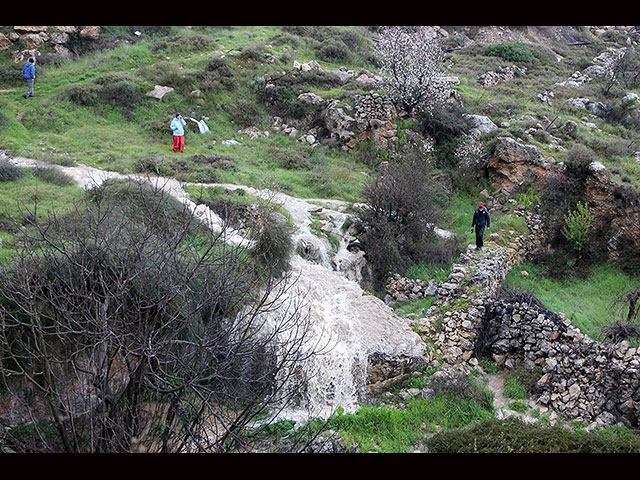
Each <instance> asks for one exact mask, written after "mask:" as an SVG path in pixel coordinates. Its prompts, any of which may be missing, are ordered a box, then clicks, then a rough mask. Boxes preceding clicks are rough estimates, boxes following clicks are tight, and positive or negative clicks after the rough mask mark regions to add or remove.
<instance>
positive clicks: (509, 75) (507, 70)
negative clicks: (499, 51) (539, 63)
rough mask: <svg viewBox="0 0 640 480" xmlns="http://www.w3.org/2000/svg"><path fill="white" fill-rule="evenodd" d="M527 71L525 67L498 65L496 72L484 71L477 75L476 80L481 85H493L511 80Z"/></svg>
mask: <svg viewBox="0 0 640 480" xmlns="http://www.w3.org/2000/svg"><path fill="white" fill-rule="evenodd" d="M526 73H527V67H517V66H515V65H511V66H507V67H502V66H501V67H498V68H497V72H493V71H490V72H486V73H483V74H481V75H479V76H478V78H477V80H478V83H479V84H480V85H482V86H483V87H487V88H488V87H494V86H496V85H498V84H499V83H502V82H506V81H509V80H512V79H513V78H514V77H520V76H522V75H524V74H526Z"/></svg>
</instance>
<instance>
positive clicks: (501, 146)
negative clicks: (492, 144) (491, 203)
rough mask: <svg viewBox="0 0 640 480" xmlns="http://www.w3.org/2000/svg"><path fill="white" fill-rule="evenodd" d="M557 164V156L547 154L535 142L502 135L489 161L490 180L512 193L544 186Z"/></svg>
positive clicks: (502, 189) (498, 189)
mask: <svg viewBox="0 0 640 480" xmlns="http://www.w3.org/2000/svg"><path fill="white" fill-rule="evenodd" d="M556 164H557V163H556V161H555V159H553V158H545V157H544V155H542V153H541V152H540V150H538V148H536V147H535V146H533V145H524V144H522V143H518V142H516V141H515V140H514V139H512V138H509V137H499V138H498V140H497V143H496V148H495V151H494V154H493V156H492V157H491V158H490V159H489V162H488V174H489V181H490V182H491V184H492V185H494V187H495V188H496V191H498V192H504V193H509V194H511V193H515V192H516V191H518V189H520V188H528V187H530V186H533V185H535V186H538V187H540V186H541V184H542V180H543V179H544V177H546V176H547V175H548V174H550V173H552V172H553V171H554V166H555V165H556Z"/></svg>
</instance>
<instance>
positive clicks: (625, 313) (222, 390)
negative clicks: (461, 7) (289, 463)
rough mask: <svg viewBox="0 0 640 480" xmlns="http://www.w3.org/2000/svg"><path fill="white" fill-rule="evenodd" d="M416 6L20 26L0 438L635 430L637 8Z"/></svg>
mask: <svg viewBox="0 0 640 480" xmlns="http://www.w3.org/2000/svg"><path fill="white" fill-rule="evenodd" d="M415 31H419V32H420V34H421V35H423V39H424V38H426V39H427V40H428V45H432V44H435V45H437V48H438V51H440V52H441V54H442V57H438V58H439V60H438V62H436V67H434V68H435V69H437V70H438V71H439V74H438V76H437V78H436V79H437V81H436V82H435V84H436V86H438V85H444V87H442V88H440V87H437V89H434V90H433V91H432V92H431V95H432V96H433V97H434V98H435V97H437V96H438V95H442V102H440V103H434V105H435V106H431V104H430V103H429V100H427V101H426V103H421V104H417V105H418V106H416V107H411V108H408V107H407V105H408V103H407V101H405V99H404V98H403V97H402V96H401V95H400V94H399V93H398V92H397V91H394V90H393V87H392V86H390V84H389V83H385V81H384V80H385V79H387V78H388V70H386V69H385V62H384V58H383V53H382V52H384V50H383V48H382V46H384V42H385V29H384V28H382V27H349V26H333V27H330V26H283V27H275V26H273V27H269V26H238V27H230V26H229V27H226V26H225V27H222V26H194V27H160V26H100V27H80V26H78V27H53V26H50V27H24V26H4V27H0V138H1V140H0V264H1V265H2V268H3V270H2V272H4V273H6V275H5V278H6V280H3V281H5V282H6V283H3V284H0V286H2V285H4V286H5V292H12V293H11V294H9V293H6V294H5V296H4V297H3V296H2V295H0V305H2V309H0V312H2V313H3V315H5V317H2V318H6V319H8V320H7V321H6V322H5V323H4V324H3V337H2V339H3V341H4V343H0V345H3V346H2V347H1V348H0V361H2V362H3V363H2V365H7V367H6V369H5V370H6V371H7V372H11V374H12V375H14V378H9V377H11V375H8V376H7V375H4V376H3V380H2V381H3V384H2V387H0V394H1V395H2V401H3V402H4V403H3V405H4V406H6V407H7V408H6V411H7V412H10V413H7V414H6V415H4V416H2V417H0V426H2V425H4V429H3V430H1V431H0V449H2V448H5V447H3V445H6V448H9V449H12V450H18V451H20V450H24V451H39V450H44V451H58V450H65V451H86V450H89V451H101V449H102V451H107V450H108V449H109V448H110V447H109V446H108V445H109V443H110V442H109V441H107V440H105V439H106V438H112V439H117V441H116V440H113V442H112V444H113V445H117V448H116V449H119V450H120V451H136V449H139V450H162V451H171V450H172V449H174V448H177V450H183V451H184V450H193V451H252V450H260V451H269V450H273V451H301V450H302V449H303V447H304V448H305V449H307V451H309V450H311V451H354V450H355V451H393V452H401V451H421V452H426V451H438V452H442V451H465V446H464V445H466V444H467V443H468V440H465V439H466V438H468V437H467V436H468V435H472V436H474V439H475V440H474V441H475V442H477V445H478V448H479V449H480V451H485V450H482V449H485V448H486V449H487V450H486V451H498V450H497V449H499V448H501V447H497V446H496V445H493V444H491V443H490V442H489V441H488V439H489V438H490V437H491V436H492V435H496V431H500V432H503V433H504V434H506V433H509V432H511V433H513V437H509V438H510V440H509V441H510V442H512V444H511V445H512V447H510V448H513V449H514V450H515V451H540V450H542V451H638V448H640V447H639V445H640V442H639V441H638V437H637V433H635V430H637V426H638V413H637V412H638V405H640V403H638V402H640V397H639V395H640V390H639V389H638V385H640V379H639V378H638V371H639V370H638V366H639V365H640V363H638V362H639V360H638V358H637V357H638V339H639V338H640V326H639V325H638V323H637V318H636V317H637V315H636V311H635V301H637V292H638V291H640V276H639V275H640V227H639V225H640V196H639V195H638V189H639V188H640V144H639V143H638V141H639V140H640V137H639V132H640V128H639V127H640V51H639V50H638V42H640V33H638V31H639V30H638V28H637V27H633V26H631V27H596V26H584V27H568V26H567V27H564V26H551V27H533V26H530V27H527V26H520V27H506V26H505V27H499V26H491V27H489V26H485V27H473V26H437V27H436V26H431V27H427V28H426V29H424V30H415V29H413V30H412V29H411V28H410V29H409V33H413V32H415ZM31 56H34V57H35V58H36V62H35V67H36V78H35V81H34V96H33V97H28V98H23V96H22V93H23V92H24V89H25V88H26V86H25V82H24V80H23V79H22V73H21V71H22V66H23V64H24V63H25V62H26V60H27V59H28V58H29V57H31ZM425 105H426V106H425ZM178 112H179V113H180V114H181V115H182V117H183V118H184V119H185V120H186V125H185V131H186V133H185V149H184V152H173V151H172V143H171V142H172V134H171V132H170V130H169V124H170V122H171V120H172V119H174V118H175V116H176V113H178ZM198 122H204V123H201V124H200V126H199V124H198ZM204 125H206V127H207V129H208V131H206V132H205V133H201V130H200V127H201V126H204ZM149 185H151V188H150V189H149ZM480 201H482V202H484V203H485V204H486V208H487V210H488V211H489V212H490V214H491V226H490V229H489V230H487V232H486V233H485V238H484V242H485V247H484V248H483V249H482V250H481V251H476V250H475V246H474V243H475V235H474V234H473V233H472V232H470V231H469V227H470V224H471V219H472V217H473V214H474V210H475V209H476V208H477V205H478V202H480ZM103 215H104V217H103ZM205 227H206V228H205ZM54 266H55V267H54ZM75 268H79V270H77V271H76V270H74V269H75ZM94 271H95V272H100V274H97V273H96V275H95V276H94V275H92V274H90V272H94ZM27 272H30V273H29V274H28V275H27ZM65 272H68V274H69V276H68V277H67V276H65V275H66V274H65ZM142 272H144V273H142ZM29 275H34V277H29ZM127 275H131V279H132V283H128V282H126V281H122V279H123V278H127ZM76 276H77V277H76ZM27 278H38V281H39V282H41V283H39V284H38V285H39V287H38V289H37V291H38V292H45V293H43V294H42V295H43V296H42V297H37V295H39V293H38V294H35V293H34V295H36V297H33V298H37V300H34V303H33V304H27V303H25V302H21V301H20V300H19V299H20V298H27V297H29V295H28V294H27V293H28V292H29V291H31V290H30V289H31V284H30V283H29V282H30V281H31V280H29V281H28V280H26V279H27ZM77 278H81V279H82V281H80V282H79V281H77ZM74 279H76V280H74ZM33 281H35V280H33ZM150 285H153V286H154V287H150ZM58 288H60V290H57V289H58ZM12 289H14V290H12ZM34 291H35V290H34ZM56 292H59V294H58V293H56ZM116 292H117V295H116V294H115V293H116ZM263 295H264V296H263ZM29 298H32V297H29ZM65 298H68V299H69V302H70V303H65V301H64V300H61V299H65ZM116 298H121V301H120V300H116ZM86 299H94V300H95V305H92V304H91V302H88V303H85V300H86ZM212 299H215V301H214V300H212ZM284 305H287V307H286V308H285V307H284ZM283 308H284V310H282V309H283ZM305 309H307V310H305ZM34 311H37V312H38V314H39V316H38V317H37V322H36V323H34V322H35V320H34V318H36V317H34V315H33V312H34ZM307 311H308V313H307V314H306V315H305V314H304V312H307ZM55 312H59V313H55ZM74 312H76V313H74ZM78 312H82V314H81V315H79V313H78ZM514 318H516V319H519V318H523V319H527V320H526V322H523V323H522V324H520V323H518V321H517V320H514ZM41 319H42V321H43V322H44V323H41ZM61 321H62V323H60V324H58V322H61ZM83 322H87V323H83ZM111 322H113V324H112V323H111ZM34 325H36V326H37V328H35V327H34ZM60 325H61V326H60ZM82 325H90V327H84V326H82ZM133 325H135V328H134V326H133ZM214 325H215V326H217V327H214ZM257 325H260V327H257ZM107 326H108V328H107ZM265 326H266V327H265ZM33 328H35V330H33V331H41V332H42V335H44V337H42V338H44V339H47V338H49V337H48V336H49V335H50V336H51V339H52V340H51V342H52V343H51V344H48V343H47V344H46V347H45V346H44V343H43V342H45V340H42V339H41V340H34V342H35V343H32V341H31V340H30V337H29V336H28V335H26V333H25V332H28V331H31V330H29V329H33ZM85 328H86V330H87V331H90V332H91V335H92V336H91V341H90V340H89V336H87V337H86V338H85V336H83V335H84V334H83V335H80V337H78V338H81V339H82V340H80V339H77V338H76V336H75V335H76V334H77V333H78V331H79V330H83V329H85ZM264 328H267V329H269V328H273V331H272V332H271V333H269V335H267V337H265V336H263V332H264V330H263V329H264ZM25 329H26V330H25ZM60 332H66V333H65V334H68V335H69V336H70V338H73V339H74V340H73V341H67V340H66V339H65V338H66V337H65V336H64V335H62V334H61V333H60ZM239 332H243V333H242V334H240V333H239ZM291 332H293V333H291ZM550 336H553V337H554V338H553V339H551V340H549V337H550ZM34 338H35V337H34ZM267 338H268V340H267ZM98 339H100V340H98ZM124 339H126V340H124ZM94 340H95V342H94ZM272 340H273V341H275V342H284V343H283V345H288V347H287V348H284V347H278V348H280V350H278V348H276V347H274V344H272V343H270V342H271V341H272ZM47 341H48V340H47ZM144 342H148V345H149V347H147V346H145V344H144ZM152 343H153V345H154V348H155V349H156V350H154V348H151V347H150V345H151V344H152ZM99 345H105V347H104V350H103V348H102V347H99ZM207 345H208V347H206V348H205V346H207ZM211 345H217V347H216V348H214V349H212V348H210V346H211ZM589 346H590V347H589ZM21 349H23V350H21ZM74 349H75V350H74ZM67 350H68V351H74V352H76V353H75V354H74V355H71V356H70V357H69V356H68V355H67V353H65V352H66V351H67ZM277 351H283V352H284V351H286V352H287V354H285V355H284V357H282V358H280V357H279V355H280V354H279V353H276V352H277ZM20 352H26V353H20ZM320 352H322V353H320ZM22 355H24V356H22ZM29 355H32V356H29ZM85 355H86V356H85ZM154 355H155V357H154ZM26 358H29V360H28V361H27V360H24V362H23V359H26ZM67 358H73V362H71V363H69V364H68V365H65V363H66V359H67ZM223 358H224V361H223V360H221V359H223ZM43 359H47V362H48V363H50V364H51V365H52V366H47V367H46V368H47V369H49V368H50V375H49V376H51V375H53V380H52V379H51V378H48V377H47V376H46V375H45V376H44V377H45V378H44V379H41V378H40V376H38V375H35V377H34V378H33V379H31V377H30V376H29V374H28V372H29V368H33V365H36V364H38V361H42V360H43ZM601 359H604V360H601ZM101 362H102V363H101ZM576 362H578V364H579V365H580V366H583V368H582V370H580V369H576V368H574V366H575V365H576ZM71 365H73V369H74V371H75V372H84V373H76V374H74V376H70V375H71V374H70V371H67V369H69V370H71ZM104 365H108V366H106V367H105V366H104ZM194 365H200V366H201V368H200V369H195V368H194ZM551 365H553V366H554V367H551ZM102 369H106V370H104V371H103V370H102ZM196 370H197V371H198V373H197V374H196V373H194V372H195V371H196ZM88 372H91V375H93V376H94V377H95V379H93V380H91V379H89V377H88V376H87V377H86V378H85V376H84V375H89V373H88ZM612 372H615V373H612ZM94 377H91V378H94ZM134 380H135V381H134ZM138 380H140V381H139V382H138ZM29 382H32V383H33V384H35V385H36V387H35V389H34V393H33V394H32V397H31V400H29V401H27V402H25V403H24V404H23V403H21V402H18V401H17V400H15V398H17V397H18V396H19V393H15V392H20V391H23V389H24V388H27V387H26V386H25V385H28V384H29ZM100 382H102V383H100ZM85 383H86V385H93V387H86V386H84V385H85ZM100 385H101V386H100ZM276 385H277V386H278V387H277V388H276ZM496 385H497V386H496ZM32 387H33V385H32V386H31V387H29V388H32ZM92 389H95V392H94V393H89V392H90V391H93V390H92ZM106 389H108V390H109V392H110V394H109V395H111V397H109V398H111V399H113V400H109V402H112V403H109V402H107V400H106V398H107V396H106V394H105V393H104V392H106ZM576 389H577V390H576ZM52 391H55V398H56V399H57V401H59V402H61V403H60V405H58V406H57V407H54V406H53V403H51V402H52V400H51V395H52V393H51V392H52ZM70 391H73V392H75V393H74V395H75V394H77V395H78V399H77V400H71V398H72V397H73V395H68V393H69V392H70ZM12 392H13V394H12ZM178 392H180V393H178ZM265 392H270V393H269V394H268V395H267V394H266V393H265ZM73 398H75V397H73ZM96 402H97V403H96ZM54 403H55V402H54ZM47 405H49V406H48V407H47V408H45V406H47ZM81 405H82V407H81ZM133 406H136V408H138V410H135V409H133ZM48 409H50V411H49V413H47V411H48ZM132 409H133V410H132ZM199 409H200V412H207V413H204V414H203V413H201V414H198V415H196V414H194V416H193V421H194V425H195V424H197V425H198V428H200V429H202V430H201V431H200V432H199V433H198V434H195V433H194V432H193V431H190V430H189V429H188V428H184V425H186V423H188V422H186V423H183V420H184V419H185V418H187V417H186V416H185V417H183V416H181V415H187V413H186V412H194V411H197V410H199ZM134 410H135V412H137V413H136V415H133V414H132V413H131V412H132V411H134ZM51 411H53V412H54V413H51ZM79 411H83V412H85V413H83V414H78V413H77V412H79ZM28 412H31V415H35V416H36V417H37V418H39V419H40V420H42V421H44V420H43V419H47V418H48V419H49V420H50V423H49V424H47V426H46V427H42V428H40V427H38V426H37V425H38V422H35V423H33V424H32V423H31V422H28V421H27V420H26V419H27V418H28ZM33 412H35V413H33ZM56 412H57V413H58V415H56ZM86 412H92V413H86ZM141 412H144V414H143V413H141ZM178 412H180V413H178ZM94 415H95V417H94ZM132 415H133V417H136V418H135V419H132ZM137 416H139V419H138V417H137ZM506 417H519V418H520V419H521V422H520V423H517V422H516V423H514V422H513V420H514V418H506ZM51 418H54V420H51ZM69 418H76V419H77V421H78V426H77V429H78V430H77V431H78V432H81V433H80V434H79V433H77V432H76V430H73V429H72V428H71V426H70V425H67V422H68V420H65V419H69ZM96 419H97V420H96ZM94 421H98V422H104V423H101V424H102V425H103V426H104V428H105V429H106V430H102V432H101V439H96V440H93V439H92V440H88V438H89V437H87V435H88V433H87V432H89V431H90V425H93V423H92V422H94ZM496 421H497V422H499V423H498V424H496V423H495V422H496ZM234 422H235V423H234ZM45 423H46V422H45ZM72 423H73V422H72ZM227 424H229V425H231V424H234V425H235V424H237V427H234V428H230V427H228V426H227ZM34 425H36V426H35V427H34ZM53 425H55V426H56V427H57V429H58V431H61V430H64V431H67V430H68V435H67V437H65V435H60V438H61V439H58V436H57V434H56V433H55V431H54V430H53V428H51V429H50V427H52V426H53ZM154 425H155V426H154ZM464 427H470V428H464ZM74 428H76V427H74ZM235 428H237V432H236V430H235ZM529 428H531V429H532V430H528V429H529ZM109 429H112V430H109ZM4 430H7V431H8V432H9V436H7V435H6V434H4V433H3V432H4ZM213 430H215V432H216V433H215V434H214V433H212V431H213ZM83 432H84V433H83ZM105 432H106V433H105ZM132 432H135V433H132ZM160 432H162V434H160ZM203 432H207V433H203ZM505 432H506V433H505ZM156 433H157V434H158V435H157V436H156ZM503 433H501V434H503ZM2 435H5V436H4V437H3V436H2ZM83 435H84V436H83ZM109 435H111V437H109ZM476 435H477V436H476ZM538 437H539V438H540V439H541V440H540V443H538V444H535V445H534V444H533V443H527V442H526V441H525V439H527V438H529V439H531V438H538ZM5 438H6V440H5ZM91 438H92V437H91ZM312 438H313V440H311V439H312ZM543 438H547V439H548V438H553V439H554V440H553V442H555V443H553V442H551V441H550V442H549V443H545V441H543V440H542V439H543ZM3 442H4V443H3ZM94 442H95V443H94ZM136 442H137V443H136ZM485 444H486V446H485ZM525 444H526V446H524V445H525ZM187 445H188V446H187ZM545 449H546V450H545Z"/></svg>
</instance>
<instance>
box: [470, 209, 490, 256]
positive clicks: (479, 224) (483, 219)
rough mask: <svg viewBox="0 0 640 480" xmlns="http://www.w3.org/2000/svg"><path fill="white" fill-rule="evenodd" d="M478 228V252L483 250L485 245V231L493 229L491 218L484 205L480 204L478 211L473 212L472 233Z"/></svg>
mask: <svg viewBox="0 0 640 480" xmlns="http://www.w3.org/2000/svg"><path fill="white" fill-rule="evenodd" d="M473 227H476V250H481V249H482V245H483V243H484V242H483V235H484V229H485V227H486V228H491V217H490V216H489V212H488V211H487V209H486V207H485V206H484V203H482V202H480V203H479V204H478V209H477V210H476V211H475V212H473V222H471V231H472V232H473Z"/></svg>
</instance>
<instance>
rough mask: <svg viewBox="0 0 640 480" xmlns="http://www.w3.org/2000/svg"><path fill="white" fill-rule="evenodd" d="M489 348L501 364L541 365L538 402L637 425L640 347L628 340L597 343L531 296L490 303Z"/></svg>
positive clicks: (588, 417)
mask: <svg viewBox="0 0 640 480" xmlns="http://www.w3.org/2000/svg"><path fill="white" fill-rule="evenodd" d="M485 308H486V312H485V313H486V320H485V327H484V328H485V330H484V331H483V332H482V335H483V337H484V338H485V339H486V341H487V343H488V344H489V345H488V352H489V353H490V354H491V355H492V356H493V358H494V359H495V360H496V362H497V363H498V365H507V366H513V365H515V364H518V363H525V365H527V366H529V367H530V368H539V369H541V371H542V376H541V378H540V379H539V381H538V383H537V385H536V396H537V402H538V403H540V404H542V405H545V406H547V407H549V408H551V409H553V410H554V411H556V412H559V413H562V414H563V415H564V416H565V417H567V418H572V419H577V420H581V421H585V422H589V423H591V422H594V421H595V422H597V423H599V424H602V425H610V424H614V423H617V422H620V421H621V422H623V423H625V424H626V425H628V426H636V425H637V421H638V413H639V407H640V352H639V351H638V349H637V348H634V347H631V346H630V344H629V343H628V342H627V341H622V342H619V343H601V342H597V341H595V340H593V339H591V338H590V337H588V336H587V335H584V334H583V333H581V332H580V331H579V330H578V329H577V328H575V327H574V326H573V325H572V324H571V321H570V320H569V319H567V318H566V317H565V316H564V315H563V314H562V313H557V314H556V313H553V312H549V311H548V310H546V309H544V308H543V307H541V306H539V305H536V304H531V303H530V302H527V301H523V300H521V301H505V300H499V299H496V300H493V301H491V302H488V303H486V304H485Z"/></svg>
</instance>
